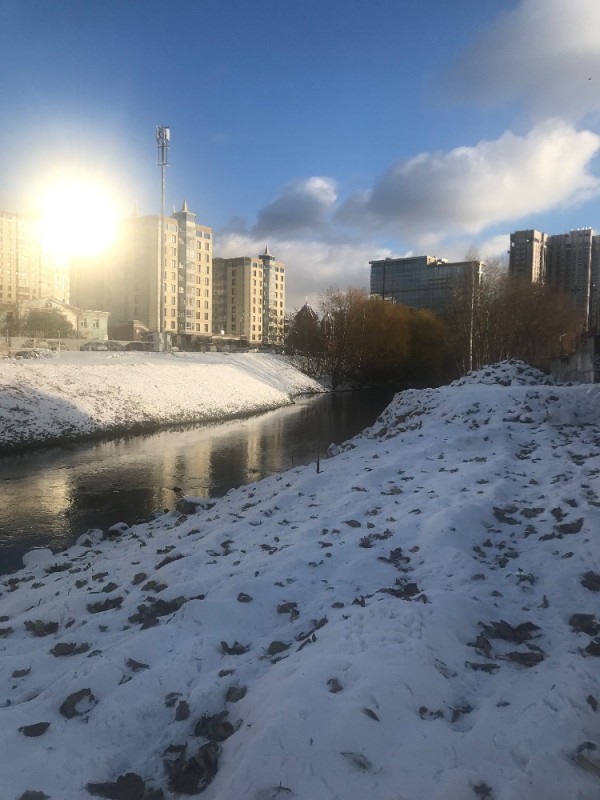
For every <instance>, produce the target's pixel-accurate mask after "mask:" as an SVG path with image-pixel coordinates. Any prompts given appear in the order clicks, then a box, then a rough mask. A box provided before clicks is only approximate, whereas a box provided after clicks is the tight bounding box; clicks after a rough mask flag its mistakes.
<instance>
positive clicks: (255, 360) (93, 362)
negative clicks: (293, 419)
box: [0, 352, 322, 451]
mask: <svg viewBox="0 0 600 800" xmlns="http://www.w3.org/2000/svg"><path fill="white" fill-rule="evenodd" d="M318 391H322V387H321V386H320V384H318V383H316V382H315V381H313V380H312V379H311V378H308V377H307V376H306V375H304V374H302V373H301V372H300V371H298V370H297V369H295V368H294V367H293V366H291V364H290V363H289V361H288V360H287V359H286V358H284V357H282V356H276V355H271V354H266V353H237V354H233V353H232V354H228V353H197V354H188V353H178V354H176V355H171V354H167V353H135V352H132V353H122V352H119V353H104V352H99V353H87V352H86V353H67V352H60V353H55V354H52V356H51V357H49V358H43V359H25V360H22V361H21V360H17V359H2V360H0V448H2V449H4V450H5V451H6V450H8V449H10V448H17V447H22V446H23V445H28V446H31V445H34V444H40V443H49V442H51V441H64V440H67V439H81V438H84V437H90V436H95V435H96V436H97V435H100V434H112V433H116V432H122V431H131V430H132V429H136V430H139V429H142V428H149V427H158V426H159V425H169V424H181V423H189V422H208V421H211V420H215V419H219V420H220V419H227V418H230V417H236V416H242V415H247V414H251V413H256V412H259V411H268V410H271V409H273V408H278V407H279V406H283V405H287V404H289V403H290V402H291V398H292V397H294V396H296V395H299V394H304V393H310V392H318Z"/></svg>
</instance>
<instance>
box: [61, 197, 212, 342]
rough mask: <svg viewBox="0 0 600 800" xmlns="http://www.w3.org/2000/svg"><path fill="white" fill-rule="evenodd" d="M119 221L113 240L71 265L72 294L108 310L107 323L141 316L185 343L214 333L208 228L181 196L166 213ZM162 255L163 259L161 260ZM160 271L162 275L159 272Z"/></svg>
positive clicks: (82, 302)
mask: <svg viewBox="0 0 600 800" xmlns="http://www.w3.org/2000/svg"><path fill="white" fill-rule="evenodd" d="M162 227H163V241H162V248H163V253H162V254H161V242H160V238H161V220H160V217H159V216H137V215H134V216H132V217H129V218H128V219H126V220H123V222H122V223H121V226H120V230H119V234H118V237H117V240H116V243H115V245H114V246H113V247H112V248H111V250H110V251H108V252H106V253H104V254H103V255H102V256H100V257H97V258H95V259H93V261H91V260H90V259H78V260H76V261H74V262H73V264H72V267H71V297H72V300H73V302H74V303H75V304H76V305H78V306H80V307H83V308H101V309H104V310H106V311H109V312H110V315H111V325H112V324H116V325H118V324H121V323H126V322H128V321H130V320H134V319H135V320H139V321H140V322H141V323H143V325H145V326H147V327H148V328H149V329H150V330H161V331H166V332H169V333H171V334H172V336H173V337H175V341H177V342H178V343H179V344H182V345H185V344H189V343H193V341H194V340H197V339H204V338H209V337H210V336H211V334H212V246H213V241H212V229H211V228H209V227H207V226H206V225H200V224H198V223H197V222H196V214H195V213H193V212H192V211H190V210H189V208H188V205H187V202H186V201H184V203H183V206H182V208H181V211H174V212H173V214H172V216H170V217H165V219H164V224H163V226H162ZM163 259H164V261H163ZM161 271H162V275H161Z"/></svg>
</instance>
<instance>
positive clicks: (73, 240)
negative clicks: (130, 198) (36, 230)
mask: <svg viewBox="0 0 600 800" xmlns="http://www.w3.org/2000/svg"><path fill="white" fill-rule="evenodd" d="M40 208H41V219H40V225H41V242H42V247H43V248H44V249H45V250H46V251H47V252H49V253H51V254H52V255H53V256H54V257H55V258H57V259H58V260H60V261H68V260H69V259H71V258H78V257H81V258H92V257H94V256H97V255H99V254H100V253H102V252H103V251H104V250H106V249H107V248H108V247H109V246H110V245H111V244H112V242H113V241H114V239H115V237H116V233H117V222H118V210H117V206H116V204H115V202H114V201H113V199H112V198H111V196H110V194H109V193H108V192H107V191H106V190H105V189H104V188H103V187H102V186H101V185H100V184H96V183H93V182H91V181H68V182H63V183H56V184H54V185H52V186H50V187H49V188H48V189H47V190H46V192H45V193H44V194H43V196H42V200H41V204H40Z"/></svg>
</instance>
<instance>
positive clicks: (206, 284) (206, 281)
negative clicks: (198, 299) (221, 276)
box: [204, 278, 210, 286]
mask: <svg viewBox="0 0 600 800" xmlns="http://www.w3.org/2000/svg"><path fill="white" fill-rule="evenodd" d="M204 285H205V286H210V278H204Z"/></svg>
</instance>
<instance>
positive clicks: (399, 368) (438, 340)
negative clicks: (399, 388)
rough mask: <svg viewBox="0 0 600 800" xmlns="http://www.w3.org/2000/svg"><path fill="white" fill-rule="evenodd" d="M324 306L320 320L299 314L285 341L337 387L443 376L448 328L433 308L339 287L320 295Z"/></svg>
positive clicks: (406, 382)
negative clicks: (446, 329) (346, 384)
mask: <svg viewBox="0 0 600 800" xmlns="http://www.w3.org/2000/svg"><path fill="white" fill-rule="evenodd" d="M320 310H321V321H319V319H318V318H317V317H316V316H314V317H313V316H310V315H309V314H304V315H300V316H297V317H296V318H295V319H294V320H293V321H292V322H291V325H290V328H289V332H288V336H287V340H286V347H287V352H288V353H290V354H293V355H295V356H296V357H297V363H298V365H299V366H300V367H301V368H302V369H304V370H305V371H306V372H308V373H309V374H311V375H315V376H319V377H324V376H327V377H329V378H330V379H331V383H332V385H333V386H334V387H336V386H340V385H341V384H344V383H348V384H352V385H363V386H364V385H368V384H379V383H394V384H397V385H406V386H408V385H413V386H417V385H421V384H424V383H426V382H428V381H431V380H432V379H433V380H437V381H438V382H439V381H441V380H443V377H444V376H445V371H446V367H445V364H446V361H447V355H446V331H445V326H444V324H443V323H442V322H441V321H440V320H439V319H437V318H436V316H435V315H434V314H432V313H431V312H430V311H424V310H416V309H410V308H407V307H406V306H403V305H398V304H394V303H388V302H385V301H384V300H382V299H381V298H379V297H369V295H368V294H367V292H366V291H364V290H363V289H348V290H346V291H340V290H339V289H337V288H335V287H332V288H330V289H329V290H328V291H327V292H326V293H325V294H324V295H323V297H322V298H321V304H320Z"/></svg>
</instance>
